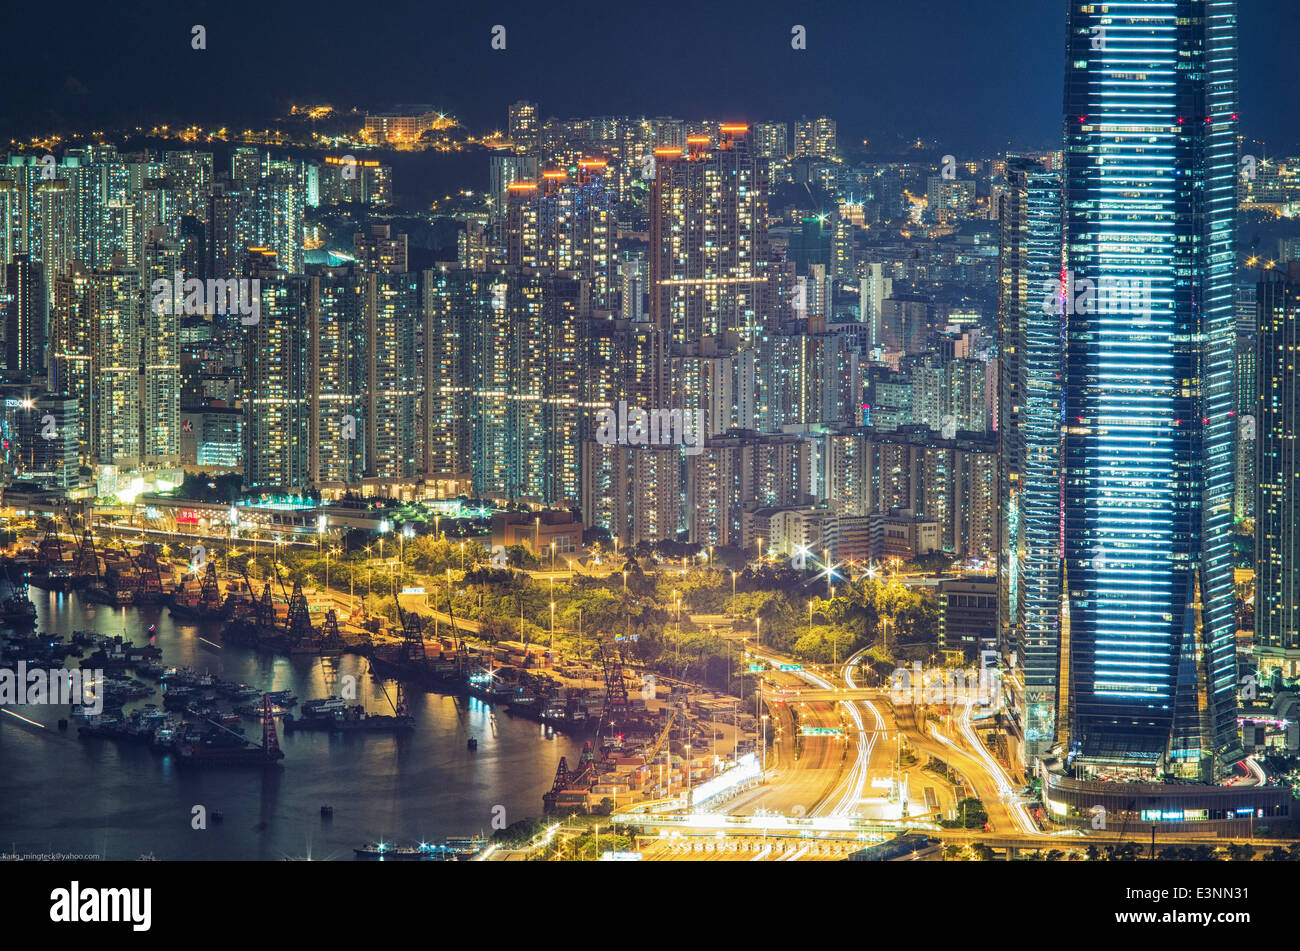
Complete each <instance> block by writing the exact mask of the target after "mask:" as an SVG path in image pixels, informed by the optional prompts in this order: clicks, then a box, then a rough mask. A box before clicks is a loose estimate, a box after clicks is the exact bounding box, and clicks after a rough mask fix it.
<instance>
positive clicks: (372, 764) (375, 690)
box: [0, 588, 581, 860]
mask: <svg viewBox="0 0 1300 951" xmlns="http://www.w3.org/2000/svg"><path fill="white" fill-rule="evenodd" d="M31 593H32V600H33V601H35V602H36V608H37V611H38V613H39V624H38V627H37V630H40V631H43V632H44V631H50V632H55V633H61V634H65V635H70V634H71V633H72V631H74V630H95V631H99V632H101V633H105V634H122V633H125V634H126V635H127V636H128V638H129V639H131V640H134V641H135V642H136V643H137V644H143V643H145V642H146V641H147V636H146V634H145V633H144V632H145V631H146V630H147V629H148V626H149V625H150V624H151V623H156V624H157V625H158V631H157V640H156V642H155V643H156V644H157V646H158V647H161V648H162V651H163V658H162V661H163V663H165V664H167V665H169V666H189V667H194V668H195V669H197V670H200V671H205V670H206V671H210V672H211V673H212V674H213V675H214V676H217V677H220V678H222V679H224V680H232V681H236V682H245V683H249V684H252V685H254V686H256V687H259V688H262V689H264V690H286V689H287V690H291V691H293V693H294V694H295V695H296V696H297V697H298V700H299V704H301V702H302V701H304V700H308V699H311V698H313V697H323V696H327V695H329V694H330V693H331V692H333V693H337V692H338V688H337V687H335V688H334V689H333V690H331V687H330V686H329V684H327V681H326V673H325V669H324V668H323V664H330V665H332V666H334V667H336V669H337V673H338V675H339V676H342V675H344V674H354V675H360V676H358V684H359V687H358V690H359V693H360V697H359V699H358V702H364V703H365V704H366V708H367V709H368V710H370V711H371V712H374V713H391V712H392V708H391V707H390V705H389V702H388V700H387V699H385V696H384V693H383V691H382V690H381V689H380V685H379V682H378V681H377V680H375V679H374V678H372V677H371V676H370V675H369V673H368V672H367V669H366V664H365V661H364V660H363V659H361V658H359V657H355V656H352V655H347V656H344V657H341V658H337V659H332V660H329V661H324V662H323V661H322V660H321V659H319V658H295V659H292V660H291V659H290V658H288V657H281V656H276V655H273V654H269V653H261V652H258V651H254V650H250V649H246V648H240V647H222V648H218V647H214V646H212V645H210V644H206V643H204V642H203V641H202V640H201V639H200V637H201V636H202V637H207V638H208V639H209V640H212V641H215V642H217V643H220V633H219V632H220V628H219V627H217V628H202V629H201V628H200V627H199V626H196V625H193V624H182V623H177V622H174V621H173V620H172V618H171V616H170V614H169V613H168V611H167V609H166V608H152V607H146V608H114V607H109V606H106V605H99V604H93V603H90V602H87V601H85V600H83V599H81V598H79V596H78V595H77V594H76V593H72V594H56V593H49V592H45V591H41V590H39V589H36V588H33V589H32V592H31ZM78 661H79V658H69V666H75V664H76V663H77V662H78ZM137 679H143V680H145V682H146V683H149V682H151V681H149V680H147V679H146V678H137ZM384 686H385V688H386V689H387V692H388V697H390V698H393V699H395V693H394V684H393V683H392V682H388V683H386V684H385V685H384ZM149 702H153V703H158V704H160V705H161V702H162V699H161V692H159V693H158V694H156V695H155V696H154V697H152V698H146V699H145V700H141V701H138V702H136V703H131V704H128V705H127V710H128V711H130V710H131V709H133V708H135V707H136V706H140V705H143V704H144V703H149ZM407 704H408V706H409V707H410V709H411V714H412V715H413V716H414V717H415V720H416V729H415V731H414V733H413V734H411V733H408V734H407V735H406V736H403V737H401V738H398V737H395V736H393V735H391V734H387V733H346V734H329V733H317V732H295V733H291V734H287V735H286V734H285V733H284V731H283V729H281V730H280V746H281V748H282V749H283V750H284V754H285V757H284V759H283V760H282V761H281V764H280V767H279V768H271V769H245V768H237V769H230V768H221V767H207V768H185V769H180V768H177V767H176V766H175V765H174V762H173V760H172V758H171V757H165V756H163V755H162V754H160V753H157V752H155V751H153V750H151V749H150V748H149V747H148V746H147V745H146V744H139V745H137V744H133V743H128V742H124V741H117V740H106V739H81V738H79V737H78V736H77V732H76V727H77V725H78V723H79V721H77V720H70V722H69V728H68V730H66V731H62V732H61V731H59V730H58V729H57V723H58V720H59V718H60V717H61V716H63V717H66V716H68V708H66V707H54V706H44V707H41V706H26V707H15V708H14V709H15V711H16V712H18V713H21V714H22V715H23V716H25V717H28V718H30V719H32V720H36V721H38V722H41V723H43V724H45V725H46V726H47V728H46V729H40V728H38V727H35V726H31V725H28V724H25V723H22V722H20V721H19V720H16V719H14V718H13V717H10V716H7V715H0V852H18V853H55V852H62V853H75V854H94V855H97V856H99V857H101V858H104V859H134V858H136V857H137V856H138V855H140V854H141V853H146V852H151V853H153V854H154V855H155V856H156V857H157V858H159V859H283V858H286V857H294V858H298V857H304V856H310V857H311V858H313V859H348V860H351V859H352V858H353V853H352V850H353V848H354V847H356V846H358V845H361V844H363V843H365V842H368V841H372V840H374V839H379V838H383V839H385V840H390V841H391V840H397V841H418V840H425V841H429V842H441V841H442V840H443V839H445V838H446V837H447V836H453V835H470V834H474V833H479V832H482V833H484V834H486V835H489V836H490V835H491V833H492V829H493V825H492V822H493V815H494V812H493V810H494V807H496V806H503V807H504V809H505V812H504V816H505V821H506V822H514V821H517V820H519V819H523V818H526V817H528V816H536V815H539V814H540V813H541V808H542V799H541V797H542V793H544V792H545V791H546V790H547V789H549V788H550V785H551V781H552V778H553V776H554V773H555V766H556V764H557V763H558V762H559V758H560V756H568V757H569V762H570V763H573V762H575V761H576V758H577V755H578V753H579V751H580V748H581V744H580V743H579V742H576V741H575V740H573V739H572V738H569V737H566V736H564V735H563V734H553V735H549V736H548V733H547V730H546V728H544V727H542V726H541V725H540V724H538V723H535V722H534V721H532V720H526V719H523V718H518V719H516V718H512V717H511V716H510V715H509V714H507V713H506V712H505V710H504V708H501V709H499V710H498V712H497V713H496V715H495V718H494V717H493V715H492V709H491V708H490V707H488V706H487V705H486V704H483V703H481V702H479V701H477V700H473V699H459V700H458V699H456V698H453V697H450V696H444V695H442V694H434V693H430V694H426V693H423V692H421V691H412V692H411V693H410V694H409V695H408V697H407ZM241 725H242V726H243V728H244V731H245V733H246V735H247V736H248V737H249V738H250V739H252V740H254V741H255V742H260V740H261V726H260V723H259V722H258V721H257V720H253V719H247V718H245V719H244V721H243V723H242V724H241ZM470 737H475V738H477V739H478V750H477V752H473V753H471V752H469V751H467V750H466V740H468V739H469V738H470ZM326 804H328V805H331V806H333V807H334V816H333V818H332V819H329V820H323V819H322V818H321V816H320V807H321V806H322V805H326ZM195 805H202V806H205V807H206V809H207V812H208V827H207V829H206V830H195V829H192V828H191V817H192V809H193V807H194V806H195ZM215 810H220V811H221V812H222V813H223V814H224V819H223V821H222V822H220V823H214V822H213V821H212V816H211V814H212V812H213V811H215ZM497 814H500V810H497Z"/></svg>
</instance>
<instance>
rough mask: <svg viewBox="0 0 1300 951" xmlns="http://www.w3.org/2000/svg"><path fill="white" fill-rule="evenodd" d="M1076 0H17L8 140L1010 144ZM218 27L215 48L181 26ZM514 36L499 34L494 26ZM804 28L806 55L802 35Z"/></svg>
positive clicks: (1263, 4) (210, 30) (1275, 20)
mask: <svg viewBox="0 0 1300 951" xmlns="http://www.w3.org/2000/svg"><path fill="white" fill-rule="evenodd" d="M1065 9H1066V4H1065V2H1064V0H901V2H898V0H855V2H817V3H806V2H805V3H795V2H788V0H787V2H780V0H692V2H678V0H665V2H648V0H643V2H632V3H628V2H624V0H604V2H583V3H571V2H564V0H553V2H545V0H541V2H538V0H533V2H527V3H525V2H514V0H509V2H501V0H480V2H472V3H457V4H454V5H447V4H439V3H436V2H427V0H426V2H408V0H380V2H374V0H368V2H335V0H324V2H315V3H295V4H292V5H288V4H283V3H279V2H276V0H268V2H259V3H250V2H243V0H238V2H223V3H215V2H186V0H180V2H177V0H147V2H131V0H126V2H95V3H90V2H78V0H73V2H61V3H48V4H47V3H23V4H16V5H11V6H10V7H9V8H8V9H6V11H5V17H4V19H5V38H6V42H5V44H4V47H3V55H0V80H2V81H3V84H4V85H3V89H4V94H5V95H4V98H5V105H4V108H3V109H0V133H3V134H4V136H5V137H6V138H8V137H9V136H18V135H21V136H26V135H29V134H32V133H37V132H47V131H61V130H66V129H67V128H74V129H78V130H85V129H88V128H90V123H91V122H94V123H96V124H97V125H98V126H101V127H104V126H106V127H110V128H111V127H114V126H117V125H123V124H131V125H135V124H145V123H148V124H153V123H154V122H157V121H171V122H175V121H177V120H185V121H195V122H200V123H203V124H217V123H229V124H231V125H232V126H240V125H246V124H249V123H253V122H257V121H261V120H264V119H266V118H268V117H270V116H273V115H275V114H277V113H279V112H280V111H281V110H282V109H283V108H285V107H287V104H289V103H293V102H298V103H305V102H309V101H312V102H315V101H326V102H331V103H333V104H334V105H336V106H345V107H350V106H354V105H355V106H357V107H360V108H363V109H374V110H381V109H383V108H387V107H390V106H392V105H393V104H396V103H431V104H433V105H435V106H437V107H438V108H440V109H443V110H445V111H448V112H450V113H452V114H454V115H456V116H458V117H459V118H460V119H461V120H462V121H463V122H464V123H465V124H467V125H468V126H469V127H470V128H471V129H473V130H475V131H489V130H491V129H494V128H498V127H504V124H505V107H506V105H507V104H508V103H509V102H511V101H513V100H515V99H520V98H529V99H533V100H535V101H537V102H538V103H539V104H540V105H541V109H542V113H543V115H544V116H549V115H555V116H560V117H564V118H567V117H571V116H586V115H610V114H615V115H618V114H621V115H628V114H631V115H639V114H646V115H674V116H679V117H684V118H702V117H709V118H731V119H745V120H750V121H754V120H761V119H784V120H786V121H792V120H794V119H796V118H798V117H799V116H800V115H805V114H806V115H808V116H813V115H816V114H819V113H824V114H828V115H830V116H832V117H834V118H836V119H837V120H839V123H840V135H841V141H842V142H843V143H845V144H847V143H852V142H856V141H858V140H860V139H862V138H863V137H869V138H871V139H872V140H873V141H872V145H873V147H877V148H881V149H885V148H887V147H888V146H889V145H890V144H892V143H896V142H898V141H901V140H903V139H910V138H913V137H916V136H920V137H923V138H926V139H929V140H932V141H933V142H934V143H935V144H936V146H938V147H939V148H943V149H948V150H951V151H953V152H955V153H960V152H961V151H962V150H963V149H970V150H976V149H982V150H989V151H992V150H997V149H1000V148H1002V147H1005V146H1006V145H1007V144H1009V143H1013V144H1015V145H1016V146H1020V147H1034V146H1044V147H1047V146H1054V145H1056V144H1058V140H1059V134H1060V132H1059V129H1060V118H1061V117H1060V112H1061V86H1062V51H1063V45H1064V22H1065ZM1240 17H1241V62H1240V69H1241V99H1242V103H1241V113H1242V122H1243V126H1242V130H1243V132H1244V133H1245V134H1246V135H1247V136H1248V137H1250V138H1262V139H1263V140H1264V141H1265V142H1266V143H1268V145H1269V150H1270V151H1271V152H1284V151H1287V150H1294V149H1295V147H1296V144H1297V142H1298V141H1300V130H1298V129H1297V123H1296V121H1295V117H1296V115H1297V114H1298V113H1300V82H1298V81H1297V78H1296V72H1297V70H1296V66H1297V60H1298V59H1300V53H1297V50H1298V49H1300V2H1298V0H1241V4H1240ZM196 23H200V24H203V25H204V26H205V27H206V28H207V49H206V50H205V51H195V50H192V49H191V48H190V28H191V26H192V25H193V24H196ZM498 23H499V24H502V25H504V26H505V27H506V28H507V34H506V36H507V48H506V50H505V51H494V50H492V49H491V48H490V45H489V43H490V39H491V29H492V27H493V25H494V24H498ZM796 23H798V24H802V25H804V26H805V27H807V32H808V49H807V50H806V51H803V52H796V51H794V50H792V49H791V48H790V28H791V26H792V25H794V24H796Z"/></svg>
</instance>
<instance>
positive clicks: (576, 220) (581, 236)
mask: <svg viewBox="0 0 1300 951" xmlns="http://www.w3.org/2000/svg"><path fill="white" fill-rule="evenodd" d="M607 165H608V163H607V162H606V161H605V160H604V159H583V160H581V161H579V162H578V167H577V169H576V170H575V171H574V173H573V174H572V175H570V173H569V172H567V171H563V170H556V169H552V170H548V171H544V172H543V173H542V175H541V180H540V181H537V182H515V183H514V184H512V185H510V186H509V188H508V189H507V191H508V195H509V197H508V199H507V201H508V204H507V212H506V215H507V217H506V263H508V264H510V265H512V266H516V267H531V268H545V269H548V270H551V271H573V272H576V273H578V274H581V275H582V276H583V277H584V278H586V280H587V282H588V283H589V285H590V287H591V294H592V298H591V303H592V307H594V308H596V309H597V310H611V309H612V308H613V306H614V303H615V301H616V299H617V292H618V276H617V262H616V259H615V257H614V241H615V238H616V233H617V230H618V224H617V221H616V220H615V217H614V211H613V203H612V201H611V199H610V194H609V192H608V191H607V190H606V188H605V181H604V177H605V169H606V167H607Z"/></svg>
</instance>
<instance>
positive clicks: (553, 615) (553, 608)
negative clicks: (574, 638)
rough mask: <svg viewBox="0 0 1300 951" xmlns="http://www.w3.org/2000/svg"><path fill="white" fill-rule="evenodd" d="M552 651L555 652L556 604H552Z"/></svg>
mask: <svg viewBox="0 0 1300 951" xmlns="http://www.w3.org/2000/svg"><path fill="white" fill-rule="evenodd" d="M551 650H555V602H554V601H552V602H551Z"/></svg>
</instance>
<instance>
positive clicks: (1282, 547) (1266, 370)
mask: <svg viewBox="0 0 1300 951" xmlns="http://www.w3.org/2000/svg"><path fill="white" fill-rule="evenodd" d="M1257 334H1258V338H1257V350H1256V352H1257V353H1258V356H1259V359H1258V362H1257V364H1256V370H1257V373H1258V374H1259V376H1258V381H1259V382H1258V398H1257V405H1256V407H1255V409H1254V417H1253V418H1254V420H1255V471H1256V474H1257V476H1258V482H1257V483H1256V487H1255V653H1256V656H1257V657H1258V658H1259V665H1260V668H1261V669H1262V670H1273V669H1278V668H1280V669H1281V670H1282V673H1283V675H1284V676H1286V677H1295V676H1296V675H1297V674H1298V673H1300V511H1298V510H1297V506H1298V505H1300V455H1298V454H1297V450H1298V449H1300V372H1297V368H1296V348H1297V347H1298V346H1300V262H1294V261H1293V262H1291V263H1290V264H1288V265H1286V270H1285V271H1270V272H1268V273H1267V274H1266V275H1265V276H1264V279H1263V280H1262V281H1261V283H1260V285H1259V324H1258V329H1257Z"/></svg>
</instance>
